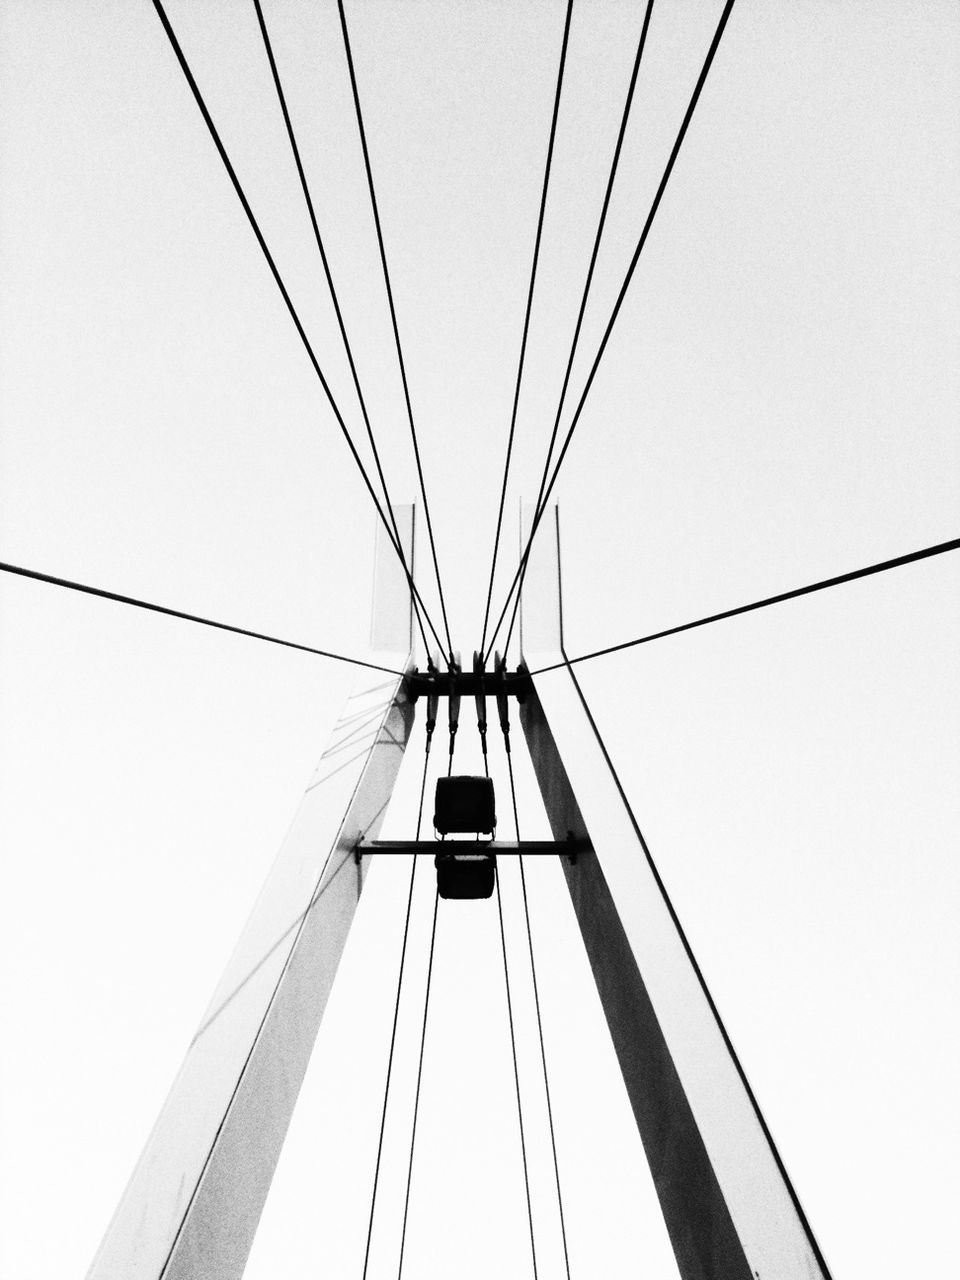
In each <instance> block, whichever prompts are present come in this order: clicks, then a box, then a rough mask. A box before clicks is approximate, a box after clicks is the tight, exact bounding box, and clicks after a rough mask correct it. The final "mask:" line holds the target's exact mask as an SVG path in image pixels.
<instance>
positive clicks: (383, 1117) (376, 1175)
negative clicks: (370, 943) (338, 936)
mask: <svg viewBox="0 0 960 1280" xmlns="http://www.w3.org/2000/svg"><path fill="white" fill-rule="evenodd" d="M423 773H424V778H426V773H427V765H426V761H424V766H423ZM421 807H422V801H421ZM411 862H412V863H413V865H412V866H411V868H410V889H409V891H408V893H407V914H406V917H405V918H404V922H403V946H402V947H401V949H400V972H399V974H398V975H397V997H396V1000H395V1001H394V1005H393V1027H392V1029H391V1031H390V1052H389V1054H388V1056H387V1078H386V1082H385V1084H384V1086H383V1108H382V1110H381V1112H380V1136H379V1138H378V1139H377V1160H376V1165H375V1166H374V1171H373V1190H372V1192H371V1193H370V1217H369V1219H368V1221H367V1245H366V1248H365V1250H364V1253H363V1276H364V1280H366V1275H367V1268H368V1266H369V1265H370V1241H371V1240H372V1238H373V1216H374V1212H375V1210H376V1207H377V1186H378V1184H379V1182H380V1161H381V1158H382V1156H383V1134H384V1130H385V1128H386V1124H387V1103H388V1102H389V1100H390V1080H391V1077H392V1075H393V1054H394V1050H395V1048H396V1044H397V1022H398V1021H399V1018H400V994H401V992H402V991H403V970H404V965H405V963H406V959H407V938H408V937H409V934H410V907H411V905H412V903H413V885H414V881H415V880H416V878H417V856H416V854H414V856H413V858H412V859H411Z"/></svg>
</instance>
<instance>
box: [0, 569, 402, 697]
mask: <svg viewBox="0 0 960 1280" xmlns="http://www.w3.org/2000/svg"><path fill="white" fill-rule="evenodd" d="M0 573H12V574H15V575H16V576H17V577H19V578H30V579H32V580H33V581H34V582H46V583H48V584H49V585H50V586H52V587H65V588H66V589H67V590H68V591H79V592H80V593H81V594H82V595H87V596H98V597H99V598H100V599H101V600H112V601H113V602H114V603H115V604H129V605H132V606H133V607H134V608H135V609H146V610H147V611H148V612H150V613H162V614H164V615H165V616H166V617H168V618H180V619H181V620H182V621H184V622H196V623H199V625H200V626H201V627H213V628H214V629H215V630H217V631H230V632H232V633H233V635H235V636H248V637H249V638H250V639H251V640H265V641H266V642H267V644H278V645H281V646H282V647H283V648H284V649H299V650H300V652H301V653H315V654H317V655H318V656H319V657H321V658H333V659H334V660H335V661H336V662H349V663H350V665H351V666H354V667H368V668H369V669H370V670H371V671H385V672H387V674H388V675H391V676H402V675H403V674H404V673H403V672H402V671H396V670H395V669H394V668H393V667H383V666H381V665H380V664H379V663H378V662H364V661H363V660H362V659H361V658H348V657H347V656H346V655H345V654H342V653H331V652H330V650H329V649H315V648H314V647H313V645H310V644H297V642H296V641H294V640H281V639H280V637H279V636H269V635H265V634H264V633H263V632H262V631H250V630H249V629H248V628H247V627H234V626H232V625H231V624H230V623H229V622H215V621H214V620H213V619H212V618H202V617H200V616H199V615H198V614H196V613H184V611H183V610H182V609H169V608H167V606H166V605H163V604H153V603H151V601H149V600H138V599H137V598H136V596H123V595H120V593H119V592H117V591H107V590H105V589H104V588H103V587H90V586H87V584H86V583H83V582H73V581H71V580H70V579H69V578H55V577H54V576H53V574H51V573H40V571H39V570H37V569H25V568H23V566H22V565H18V564H5V563H3V562H0Z"/></svg>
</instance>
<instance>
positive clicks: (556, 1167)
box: [504, 733, 570, 1280]
mask: <svg viewBox="0 0 960 1280" xmlns="http://www.w3.org/2000/svg"><path fill="white" fill-rule="evenodd" d="M504 743H505V745H506V750H507V769H508V771H509V774H510V799H511V801H512V802H513V825H514V829H515V831H516V833H517V861H518V862H519V864H520V887H521V889H522V890H523V916H524V920H525V921H526V925H527V947H528V949H529V952H530V976H531V978H532V979H533V1003H534V1007H535V1009H536V1012H537V1034H538V1036H539V1038H540V1061H541V1063H542V1065H543V1090H544V1094H545V1095H546V1100H547V1120H548V1122H549V1126H550V1149H551V1151H552V1153H553V1176H554V1180H555V1183H556V1187H557V1205H558V1207H559V1210H560V1235H561V1238H562V1240H563V1262H564V1266H565V1268H566V1272H567V1280H570V1254H569V1252H568V1249H567V1224H566V1218H565V1215H564V1212H563V1192H562V1191H561V1189H560V1163H559V1160H558V1158H557V1136H556V1131H555V1129H554V1124H553V1103H552V1101H551V1098H550V1077H549V1075H548V1073H547V1050H546V1045H545V1042H544V1038H543V1017H542V1015H541V1012H540V987H539V984H538V982H537V965H536V961H535V960H534V957H533V930H532V929H531V927H530V905H529V902H528V900H527V877H526V874H525V872H524V869H523V854H522V853H521V852H520V819H519V818H518V816H517V789H516V786H515V784H514V780H513V756H512V754H511V752H510V739H509V736H508V735H507V734H506V733H505V734H504Z"/></svg>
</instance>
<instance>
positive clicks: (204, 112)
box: [153, 0, 439, 644]
mask: <svg viewBox="0 0 960 1280" xmlns="http://www.w3.org/2000/svg"><path fill="white" fill-rule="evenodd" d="M153 7H154V9H155V10H156V12H157V16H158V17H159V19H160V22H161V24H162V26H163V29H164V32H165V33H166V36H167V39H168V40H169V42H170V46H171V48H172V49H173V52H174V54H175V55H176V58H177V62H178V63H179V64H180V70H181V71H182V72H183V76H184V79H185V80H186V81H187V84H188V85H189V87H190V91H191V92H192V94H193V97H194V100H195V102H196V104H197V107H198V109H199V111H200V114H201V116H202V117H203V121H204V123H205V124H206V126H207V129H208V131H209V133H210V137H211V138H212V139H213V143H214V145H215V147H216V149H217V153H218V155H219V156H220V159H221V161H222V163H223V167H224V168H225V169H226V171H227V176H228V177H229V179H230V181H231V183H232V185H233V189H234V191H235V192H236V195H237V199H238V200H239V201H240V204H241V206H242V207H243V211H244V213H245V214H246V216H247V221H248V222H249V223H250V227H251V230H252V231H253V233H254V235H255V236H256V239H257V243H258V244H259V246H260V250H261V252H262V253H263V256H264V259H265V261H266V263H267V266H268V267H269V268H270V273H271V275H272V276H273V279H274V283H275V284H276V286H277V288H278V289H279V290H280V296H281V297H282V298H283V301H284V303H285V305H286V308H287V311H288V312H289V314H290V318H291V320H292V321H293V323H294V327H295V328H296V330H297V334H298V335H299V337H300V341H301V343H302V344H303V348H304V350H305V351H306V353H307V356H308V358H309V360H310V363H311V365H312V366H313V370H314V373H315V374H316V375H317V377H318V379H319V380H320V385H321V387H322V388H323V390H324V394H325V395H326V397H327V400H328V402H329V404H330V408H331V409H332V410H333V414H334V417H335V418H336V420H337V425H338V426H339V428H340V432H341V434H342V435H343V438H344V440H345V441H346V442H347V446H348V447H349V449H350V453H351V455H352V457H353V460H354V462H355V463H356V465H357V469H358V470H359V472H360V475H361V477H362V479H363V483H364V485H365V486H366V489H367V492H368V493H369V495H370V499H371V501H372V502H373V505H374V507H375V508H376V510H377V514H378V515H379V517H380V519H381V520H382V522H383V527H384V528H385V529H386V531H387V536H388V538H389V539H390V545H391V546H392V547H393V549H394V551H395V552H396V553H397V555H398V557H399V558H400V562H401V564H402V565H403V566H404V571H405V573H406V574H407V578H408V581H409V582H410V586H411V590H413V591H416V587H415V586H414V585H413V581H412V579H411V578H410V575H409V571H408V570H407V569H406V561H405V559H404V555H403V550H402V548H401V546H400V544H399V542H397V541H396V540H395V539H394V534H393V530H392V529H391V528H390V524H389V522H388V520H387V517H386V515H385V514H384V511H383V508H382V506H381V505H380V500H379V499H378V497H377V495H376V493H375V492H374V488H373V485H372V484H371V483H370V477H369V476H368V475H367V470H366V468H365V467H364V465H363V461H362V459H361V457H360V455H359V453H358V452H357V448H356V445H355V444H354V442H353V438H352V436H351V435H350V432H349V430H348V429H347V424H346V422H345V421H344V417H343V414H342V413H341V411H340V406H339V405H338V404H337V402H336V400H335V399H334V396H333V392H332V391H331V389H330V385H329V383H328V382H327V379H326V376H325V374H324V372H323V370H322V368H321V367H320V362H319V360H318V359H317V356H316V353H315V352H314V350H313V346H312V344H311V342H310V339H309V338H308V337H307V333H306V330H305V329H304V327H303V323H302V322H301V320H300V316H299V314H298V313H297V309H296V307H295V306H294V305H293V300H292V299H291V297H290V294H289V292H288V290H287V286H286V285H285V284H284V282H283V278H282V276H281V275H280V272H279V269H278V268H277V264H276V263H275V262H274V260H273V254H272V253H271V252H270V249H269V247H268V245H267V242H266V240H265V239H264V236H263V232H262V231H261V230H260V224H259V223H258V221H257V218H256V215H255V214H254V212H253V209H252V208H251V207H250V202H249V201H248V200H247V196H246V193H245V192H244V190H243V187H242V186H241V185H240V180H239V178H238V177H237V174H236V171H235V170H234V167H233V164H232V163H231V160H230V157H229V156H228V155H227V152H226V148H225V147H224V145H223V142H222V141H221V139H220V134H219V133H218V131H217V127H216V125H215V124H214V122H213V117H212V116H211V114H210V111H209V109H208V108H207V104H206V102H205V101H204V98H203V94H202V93H201V92H200V88H199V86H198V84H197V82H196V80H195V79H194V76H193V72H192V71H191V70H190V66H189V64H188V62H187V59H186V56H185V55H184V52H183V50H182V48H181V47H180V42H179V40H178V39H177V36H176V32H175V31H174V30H173V27H172V26H171V25H170V20H169V18H168V17H167V14H166V11H165V10H164V7H163V4H162V3H161V0H153ZM437 643H438V644H439V639H438V641H437Z"/></svg>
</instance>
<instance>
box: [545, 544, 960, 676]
mask: <svg viewBox="0 0 960 1280" xmlns="http://www.w3.org/2000/svg"><path fill="white" fill-rule="evenodd" d="M958 548H960V538H952V539H951V540H950V541H949V542H938V543H936V545H934V546H932V547H922V548H921V549H920V550H919V551H910V552H908V554H907V555H903V556H896V557H895V558H894V559H893V560H882V561H880V563H879V564H871V565H867V567H866V568H865V569H853V570H852V571H851V572H850V573H841V574H838V575H837V577H835V578H824V579H823V580H822V581H820V582H812V583H810V585H809V586H806V587H795V588H794V589H793V590H792V591H781V592H780V594H779V595H775V596H766V597H765V598H764V599H763V600H754V601H753V602H752V603H751V604H741V605H738V606H737V607H736V608H735V609H724V610H723V611H722V612H721V613H711V614H709V615H708V616H707V617H706V618H697V619H696V621H694V622H683V623H681V624H680V626H678V627H666V628H665V629H664V630H663V631H653V632H651V633H650V634H649V635H646V636H639V637H638V638H637V639H636V640H624V641H622V642H621V643H620V644H611V645H608V646H607V647H606V648H605V649H594V650H593V652H592V653H581V654H580V656H579V657H576V658H565V659H564V660H563V661H562V662H554V663H551V664H550V665H549V666H546V667H538V668H537V670H536V671H532V672H531V673H530V674H531V675H535V676H539V675H543V673H544V672H545V671H557V670H558V669H559V668H560V667H568V666H569V667H572V666H573V665H574V664H575V663H577V662H589V661H590V660H591V659H592V658H602V657H605V656H606V655H607V654H609V653H619V652H620V650H622V649H633V648H635V647H636V646H637V645H640V644H649V643H650V642H651V641H652V640H662V639H663V638H664V637H665V636H676V635H680V634H681V632H684V631H693V630H694V628H696V627H705V626H707V625H708V624H709V623H711V622H722V621H723V619H725V618H736V617H738V616H739V615H740V614H742V613H752V612H753V611H754V610H756V609H765V608H766V607H767V605H771V604H781V603H782V602H783V601H784V600H796V599H797V598H798V597H800V596H808V595H811V594H812V593H813V592H815V591H825V590H826V589H827V588H828V587H837V586H840V585H841V584H842V583H844V582H855V581H856V580H857V579H858V578H868V577H870V576H871V574H874V573H884V572H885V571H886V570H887V569H899V568H900V567H901V566H903V565H907V564H914V563H915V562H916V561H918V560H926V559H929V557H930V556H939V555H943V553H944V552H945V551H956V550H957V549H958Z"/></svg>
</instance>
